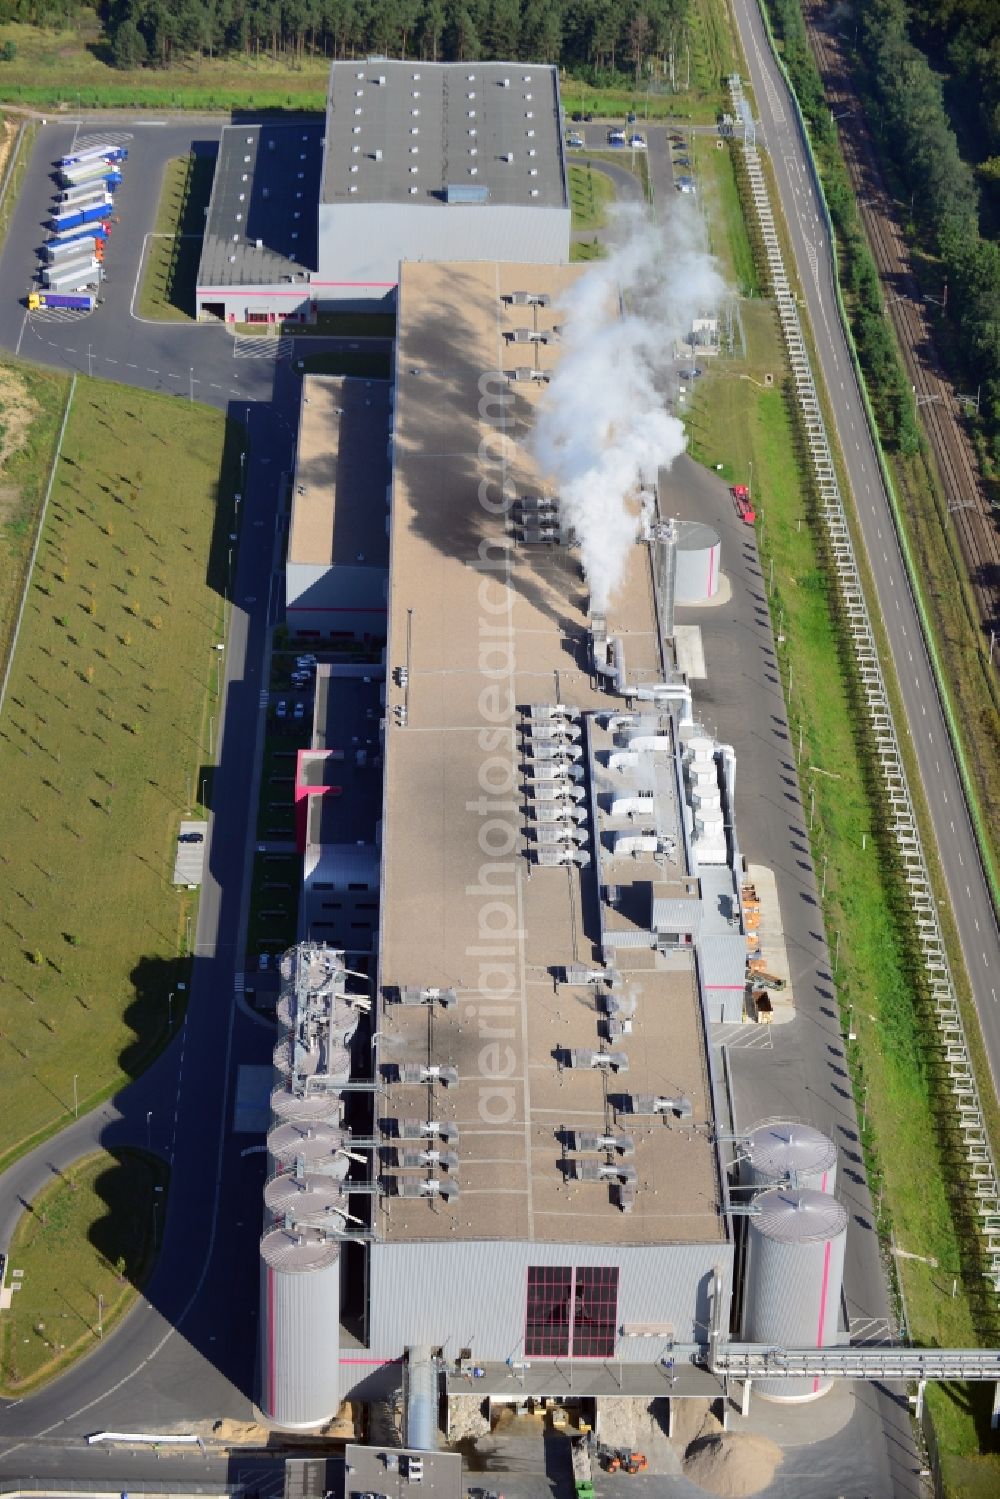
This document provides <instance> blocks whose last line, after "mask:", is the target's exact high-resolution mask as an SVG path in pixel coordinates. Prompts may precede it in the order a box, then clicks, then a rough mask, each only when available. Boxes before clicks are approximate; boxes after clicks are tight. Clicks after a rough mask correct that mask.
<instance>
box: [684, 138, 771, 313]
mask: <svg viewBox="0 0 1000 1499" xmlns="http://www.w3.org/2000/svg"><path fill="white" fill-rule="evenodd" d="M720 146H721V147H722V149H720ZM685 149H686V150H687V152H688V155H689V157H690V160H691V165H692V169H693V171H694V174H695V176H696V178H697V181H698V188H699V191H700V193H701V201H702V207H703V209H704V211H705V212H706V213H707V215H708V222H709V248H710V250H711V251H712V253H713V255H715V256H716V257H717V259H718V261H719V264H720V266H721V268H722V272H723V275H724V276H725V278H726V282H727V284H728V285H729V286H731V287H732V288H733V290H734V291H736V292H738V293H739V295H740V296H741V297H748V296H754V297H755V296H759V295H760V281H759V278H758V276H757V268H756V266H755V264H754V258H753V251H752V249H751V248H750V239H749V236H748V234H747V229H746V222H745V220H744V218H743V208H742V205H741V203H740V195H739V190H738V188H737V185H736V175H735V172H734V170H733V148H732V147H731V146H730V145H729V143H728V142H726V143H722V142H721V141H720V140H718V139H716V138H713V137H710V136H698V135H695V136H692V137H691V139H690V140H689V141H688V143H687V146H686V148H685Z"/></svg>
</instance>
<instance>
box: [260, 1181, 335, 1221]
mask: <svg viewBox="0 0 1000 1499" xmlns="http://www.w3.org/2000/svg"><path fill="white" fill-rule="evenodd" d="M264 1206H265V1208H267V1210H268V1212H269V1213H270V1214H271V1217H272V1219H273V1220H274V1222H275V1223H281V1222H283V1221H284V1220H285V1219H286V1218H290V1219H292V1221H293V1223H295V1224H297V1225H299V1226H300V1227H312V1228H321V1227H322V1226H323V1224H324V1223H328V1224H329V1231H330V1232H331V1233H333V1232H335V1231H337V1230H339V1229H341V1228H343V1226H344V1223H345V1222H346V1219H347V1213H348V1206H347V1194H346V1193H345V1192H344V1191H343V1190H342V1188H341V1185H340V1183H339V1182H338V1181H337V1180H336V1179H335V1178H334V1177H332V1176H319V1175H317V1174H316V1173H315V1172H313V1173H309V1172H307V1173H306V1174H305V1176H296V1175H295V1173H294V1172H292V1171H286V1172H285V1174H284V1176H272V1177H271V1180H270V1181H269V1182H268V1183H267V1185H266V1186H265V1188H264Z"/></svg>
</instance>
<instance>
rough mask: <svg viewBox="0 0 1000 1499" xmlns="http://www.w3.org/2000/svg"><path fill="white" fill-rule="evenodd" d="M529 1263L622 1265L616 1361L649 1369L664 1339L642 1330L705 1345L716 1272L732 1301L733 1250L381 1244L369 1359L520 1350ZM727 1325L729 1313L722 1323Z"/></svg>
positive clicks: (497, 1356) (509, 1354) (375, 1261)
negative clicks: (440, 1350) (409, 1350)
mask: <svg viewBox="0 0 1000 1499" xmlns="http://www.w3.org/2000/svg"><path fill="white" fill-rule="evenodd" d="M529 1265H574V1266H575V1265H617V1266H618V1267H619V1284H618V1325H619V1329H621V1328H622V1327H623V1326H624V1327H626V1328H629V1327H631V1329H632V1333H631V1335H629V1336H625V1337H621V1336H620V1337H619V1342H618V1347H617V1349H616V1350H615V1355H614V1356H615V1359H621V1360H623V1361H624V1362H625V1363H650V1362H653V1361H655V1359H656V1358H657V1357H658V1356H659V1355H660V1354H662V1353H663V1352H665V1351H666V1349H667V1346H668V1340H667V1339H662V1340H660V1339H656V1338H650V1337H642V1336H637V1335H636V1334H637V1329H638V1327H639V1326H640V1325H644V1326H650V1325H652V1326H657V1327H667V1326H669V1327H672V1328H673V1330H674V1337H675V1338H676V1339H677V1340H678V1341H679V1342H689V1341H692V1340H694V1339H697V1340H699V1341H707V1335H708V1318H709V1299H708V1298H709V1291H710V1289H711V1279H712V1274H713V1272H714V1269H715V1267H716V1266H719V1267H720V1268H721V1270H722V1275H723V1282H724V1285H725V1290H726V1298H727V1303H728V1298H729V1295H730V1290H731V1284H732V1246H731V1245H730V1244H726V1243H718V1244H660V1245H654V1246H650V1247H648V1248H647V1247H642V1246H637V1245H624V1246H618V1245H588V1244H537V1243H535V1244H530V1243H523V1242H509V1241H503V1242H496V1241H489V1242H480V1241H472V1242H470V1241H465V1242H462V1243H457V1244H441V1243H436V1244H412V1243H411V1244H375V1245H373V1246H372V1250H371V1354H372V1356H373V1357H378V1358H398V1357H399V1356H400V1355H401V1354H402V1352H403V1350H404V1349H405V1348H406V1347H407V1346H408V1345H410V1344H413V1343H431V1344H432V1345H434V1346H440V1345H441V1344H444V1345H445V1354H446V1356H448V1355H451V1356H453V1355H454V1354H455V1353H456V1351H457V1350H458V1349H459V1348H461V1347H471V1348H472V1350H473V1355H474V1357H475V1358H478V1359H483V1360H486V1361H489V1362H494V1361H502V1360H504V1359H507V1358H520V1357H522V1354H523V1340H524V1315H525V1301H526V1294H527V1277H528V1266H529ZM724 1323H725V1325H728V1312H727V1316H726V1318H725V1319H724Z"/></svg>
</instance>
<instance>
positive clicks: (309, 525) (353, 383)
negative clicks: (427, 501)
mask: <svg viewBox="0 0 1000 1499" xmlns="http://www.w3.org/2000/svg"><path fill="white" fill-rule="evenodd" d="M389 393H390V385H389V382H388V381H387V380H366V379H362V378H359V377H356V376H348V375H306V376H305V377H304V379H303V381H302V401H301V404H300V408H299V436H298V445H297V448H296V455H295V488H294V498H293V501H292V518H291V523H290V527H289V533H288V561H289V562H290V563H301V564H304V565H309V564H314V565H316V566H324V565H326V566H341V567H363V566H366V565H367V566H369V567H385V566H386V564H387V562H388V560H389V541H388V537H387V536H386V529H385V517H386V489H387V486H388V483H389V460H388V458H387V456H386V454H387V450H388V444H389Z"/></svg>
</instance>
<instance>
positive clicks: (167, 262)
mask: <svg viewBox="0 0 1000 1499" xmlns="http://www.w3.org/2000/svg"><path fill="white" fill-rule="evenodd" d="M214 169H215V159H214V157H212V156H204V155H195V153H194V152H191V153H190V154H189V155H187V156H175V157H174V159H173V160H172V161H168V162H167V165H166V167H165V168H164V172H163V186H162V188H161V190H160V202H159V207H158V208H157V211H156V224H155V228H154V230H153V234H152V236H151V237H150V239H149V242H148V245H147V250H146V270H145V273H144V274H143V278H142V289H141V291H140V293H139V313H140V316H142V317H147V318H158V319H162V320H163V321H164V322H191V321H193V319H194V304H195V287H196V285H197V280H198V262H199V259H200V256H201V244H202V232H203V230H204V226H205V209H206V208H207V207H208V200H209V198H210V196H211V192H212V175H213V172H214Z"/></svg>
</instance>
